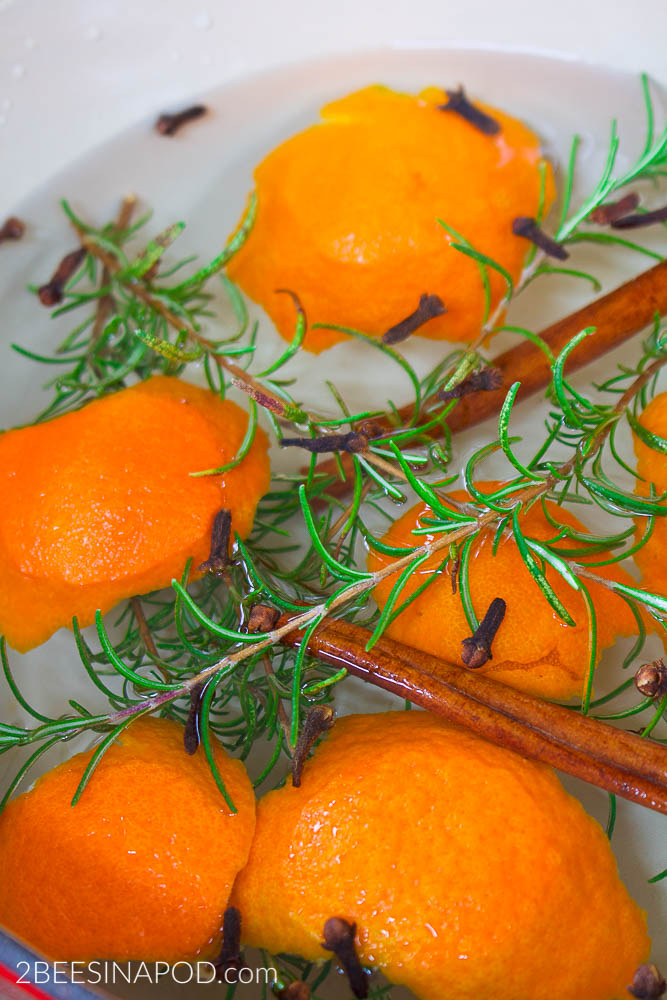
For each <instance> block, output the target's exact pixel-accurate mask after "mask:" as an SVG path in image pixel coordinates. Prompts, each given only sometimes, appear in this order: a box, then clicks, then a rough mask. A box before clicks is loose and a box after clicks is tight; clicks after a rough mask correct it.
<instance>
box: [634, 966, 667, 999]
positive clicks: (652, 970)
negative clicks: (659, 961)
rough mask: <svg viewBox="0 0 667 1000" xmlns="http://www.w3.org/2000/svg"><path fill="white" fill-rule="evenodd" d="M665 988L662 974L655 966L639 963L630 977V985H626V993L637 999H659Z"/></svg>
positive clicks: (666, 985) (666, 986)
mask: <svg viewBox="0 0 667 1000" xmlns="http://www.w3.org/2000/svg"><path fill="white" fill-rule="evenodd" d="M666 988H667V984H666V983H665V979H664V976H662V975H661V974H660V970H659V969H658V968H657V966H655V965H640V966H639V968H638V969H637V971H636V972H635V974H634V976H633V977H632V986H628V993H630V995H631V996H633V997H637V1000H659V998H660V997H662V996H664V995H665V989H666Z"/></svg>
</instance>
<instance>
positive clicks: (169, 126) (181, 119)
mask: <svg viewBox="0 0 667 1000" xmlns="http://www.w3.org/2000/svg"><path fill="white" fill-rule="evenodd" d="M207 110H208V109H207V107H206V105H205V104H193V105H192V106H191V107H189V108H185V109H184V110H183V111H177V112H175V113H173V114H170V113H168V112H165V113H164V114H161V115H160V117H159V118H158V120H157V121H156V123H155V131H156V132H159V133H160V135H169V136H171V135H176V133H177V132H178V131H179V130H180V129H181V128H183V126H184V125H185V124H187V122H192V121H194V120H195V118H201V117H202V115H205V114H206V112H207Z"/></svg>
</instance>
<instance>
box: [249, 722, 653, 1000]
mask: <svg viewBox="0 0 667 1000" xmlns="http://www.w3.org/2000/svg"><path fill="white" fill-rule="evenodd" d="M232 902H233V904H234V905H235V906H237V907H239V909H240V911H241V914H242V918H243V928H244V939H245V941H246V943H247V944H249V945H253V946H259V947H263V948H267V949H268V950H269V951H270V952H273V953H277V952H288V953H292V954H297V955H301V956H303V957H304V958H306V959H309V960H313V961H317V960H321V959H324V958H327V957H330V955H329V953H327V952H325V950H324V949H323V948H322V945H321V941H322V933H323V928H324V924H325V921H327V920H328V919H329V918H330V917H334V916H335V917H340V918H343V919H344V920H346V921H347V922H348V923H350V924H352V923H356V925H357V938H356V944H357V950H358V953H359V957H360V959H361V961H362V963H363V964H364V965H367V966H375V967H379V968H380V969H381V970H382V971H383V972H384V973H385V974H386V975H387V977H388V978H389V979H390V980H391V981H392V982H393V983H396V984H399V985H404V986H407V987H408V988H409V989H410V990H412V991H413V993H414V994H415V995H416V996H417V997H419V998H421V1000H442V998H443V997H448V998H450V1000H472V998H476V997H480V996H484V995H488V994H491V995H493V997H494V1000H517V998H518V997H521V1000H548V998H552V997H558V1000H612V998H616V997H620V996H622V995H624V993H625V989H626V985H627V984H628V983H630V982H631V981H632V975H633V973H634V971H635V969H636V967H637V965H638V964H639V963H640V962H642V961H643V960H644V959H645V958H646V956H647V955H648V951H649V939H648V937H647V933H646V924H645V917H644V914H643V913H642V911H640V909H639V908H638V907H637V906H636V904H635V903H634V902H633V901H632V900H631V899H630V897H629V896H628V894H627V891H626V889H625V887H624V886H623V884H622V882H621V881H620V879H619V876H618V872H617V869H616V862H615V859H614V856H613V854H612V852H611V848H610V846H609V842H608V840H607V838H606V837H605V835H604V832H603V831H602V829H601V827H600V826H599V825H598V823H596V822H595V821H594V820H593V819H591V818H590V817H589V816H588V815H587V814H586V813H585V812H584V810H583V808H582V806H581V805H580V804H579V802H577V801H576V800H575V799H574V798H572V797H571V796H570V795H568V794H567V793H566V792H565V791H564V789H563V787H562V786H561V784H560V782H559V781H558V779H557V778H556V776H555V774H554V773H553V771H551V769H550V768H547V767H545V766H544V765H541V764H536V763H534V762H531V761H527V760H524V759H523V758H521V757H519V756H518V755H516V754H514V753H512V752H511V751H509V750H502V749H500V748H499V747H495V746H492V745H491V744H489V743H486V742H485V741H484V740H481V739H479V738H478V737H476V736H474V735H472V734H471V733H468V732H464V731H463V730H460V729H458V728H456V727H453V726H449V725H446V724H444V723H442V722H441V721H440V720H437V719H435V718H433V717H432V716H429V715H427V714H425V713H422V712H417V711H412V712H390V713H380V714H377V715H357V716H346V717H344V718H342V719H340V720H339V721H338V722H337V723H336V725H335V726H334V728H333V730H332V731H331V733H330V734H329V736H328V737H327V739H326V741H325V742H323V743H322V744H320V746H319V747H318V748H317V750H316V751H315V754H314V756H313V758H312V759H311V760H310V761H309V762H308V763H307V764H306V766H305V768H304V771H303V776H302V782H301V787H299V788H293V787H291V786H288V785H286V786H285V787H283V788H281V789H279V790H277V791H273V792H269V793H268V794H267V795H266V796H264V798H263V799H262V800H261V801H260V802H259V805H258V812H257V830H256V834H255V839H254V840H253V845H252V850H251V852H250V858H249V860H248V864H247V866H246V867H245V868H244V870H243V871H242V872H241V874H240V875H239V877H238V879H237V882H236V885H235V887H234V892H233V896H232Z"/></svg>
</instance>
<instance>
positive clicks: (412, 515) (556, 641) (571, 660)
mask: <svg viewBox="0 0 667 1000" xmlns="http://www.w3.org/2000/svg"><path fill="white" fill-rule="evenodd" d="M499 485H500V484H499V483H495V482H487V483H479V484H478V487H479V488H480V489H481V490H482V492H486V493H489V492H491V491H492V490H493V489H494V488H496V487H497V486H499ZM451 497H452V499H454V500H459V501H466V500H468V495H467V494H466V493H465V492H461V491H458V492H455V493H452V494H451ZM547 509H548V510H549V512H550V514H551V515H552V517H554V518H555V520H556V521H559V522H560V523H563V524H565V525H567V526H569V527H571V528H574V529H575V530H576V531H579V532H585V531H586V528H585V526H584V525H583V524H582V523H581V522H580V521H579V520H578V519H577V518H576V517H575V516H574V515H573V514H571V513H570V512H569V511H568V510H565V509H563V508H562V507H558V506H557V505H556V504H554V503H551V502H549V503H547ZM423 517H433V512H432V511H431V510H430V508H429V507H427V506H426V505H424V504H417V506H415V507H413V508H411V509H410V510H408V511H407V512H406V513H405V514H403V516H402V517H400V518H399V519H398V520H397V521H395V522H394V523H393V524H392V526H391V527H390V529H389V531H388V532H387V533H386V534H385V536H384V538H383V541H384V542H385V543H387V544H389V545H396V546H409V545H415V546H416V545H421V544H423V543H425V542H426V541H428V539H429V538H431V537H435V535H434V536H431V535H429V534H426V535H413V534H412V531H413V529H414V528H418V527H420V522H421V519H422V518H423ZM521 525H522V528H523V531H524V534H525V535H526V536H527V537H529V538H534V539H536V540H537V541H545V540H547V539H550V538H553V537H554V535H555V534H556V533H557V529H556V528H554V527H552V525H550V524H549V522H548V521H547V519H546V517H545V516H544V514H543V512H542V509H541V507H540V506H539V505H535V506H533V507H532V508H531V509H530V510H529V511H528V512H527V513H526V514H525V515H522V516H521ZM493 539H494V532H493V531H490V530H488V531H484V532H482V534H481V537H480V539H479V540H477V541H475V542H474V543H473V548H472V551H471V555H470V560H469V583H470V596H471V600H472V605H473V608H474V609H475V613H476V615H477V618H478V619H479V620H481V619H482V618H483V616H484V614H485V612H486V610H487V609H488V607H489V605H490V604H491V601H492V600H493V599H494V598H495V597H502V598H503V599H504V600H505V602H506V604H507V611H506V614H505V618H504V620H503V622H502V624H501V626H500V629H499V630H498V633H497V635H496V637H495V639H494V641H493V644H492V656H493V658H492V659H491V660H489V661H488V662H487V663H486V664H485V665H484V666H483V667H481V668H479V669H480V670H481V671H483V672H484V673H486V674H489V675H490V676H492V677H494V678H495V679H496V680H499V681H503V682H504V683H505V684H509V685H511V686H512V687H515V688H519V689H520V690H522V691H527V692H529V693H531V694H535V695H539V696H542V697H546V698H556V699H565V698H570V697H575V696H581V695H582V693H583V688H584V684H585V682H586V679H587V675H588V668H589V659H590V657H589V618H588V612H587V610H586V605H585V603H584V598H583V597H582V596H581V594H580V593H578V592H577V591H575V590H573V589H572V587H570V585H569V584H568V583H566V582H565V580H563V578H562V576H560V575H559V574H558V572H557V571H556V570H552V569H551V568H550V567H548V566H547V567H546V577H547V580H548V581H549V583H550V584H551V586H552V588H553V590H554V591H555V592H556V594H557V596H558V597H559V598H560V600H561V601H562V603H563V604H564V605H565V607H566V609H567V610H568V611H569V613H570V615H571V616H572V618H573V619H574V621H575V623H576V625H575V627H572V626H568V625H566V624H565V623H564V622H563V621H562V620H561V619H560V618H559V617H558V615H557V614H556V612H555V611H554V610H553V609H552V608H551V606H550V605H549V604H548V603H547V601H546V599H545V597H544V596H543V594H542V593H541V591H540V589H539V587H538V586H537V584H536V583H535V581H534V579H533V577H532V576H531V574H530V571H529V570H528V568H527V567H526V565H525V563H524V562H523V560H522V558H521V555H520V553H519V550H518V548H517V546H516V544H515V542H514V540H513V538H512V537H511V535H509V534H507V535H506V536H505V537H504V538H503V539H502V540H501V542H500V544H499V546H498V551H497V553H496V555H495V556H494V555H493V552H492V549H493ZM579 544H581V543H577V541H576V540H573V539H568V538H566V539H564V540H563V542H562V547H563V548H577V547H578V545H579ZM606 555H609V553H604V552H596V553H595V555H594V556H593V557H592V558H593V559H595V560H598V559H604V558H605V557H606ZM443 558H444V556H443V555H442V554H441V555H439V556H434V557H433V558H431V559H429V560H428V561H427V562H425V563H424V564H423V565H422V566H421V567H420V568H419V570H418V571H417V572H415V573H414V574H413V575H412V576H411V578H410V579H409V581H408V583H407V585H406V587H405V589H404V590H403V591H402V593H401V595H400V598H399V601H398V603H399V604H400V603H402V602H403V601H405V600H407V598H408V597H409V596H410V595H411V594H412V593H413V592H414V591H415V590H416V589H417V587H418V586H420V585H421V584H423V583H424V582H425V580H426V577H427V575H429V574H433V573H434V572H435V571H436V570H437V569H438V567H439V566H440V564H441V563H442V560H443ZM388 559H389V557H387V556H384V555H382V554H381V553H378V552H375V551H371V553H370V555H369V557H368V568H369V569H370V570H373V571H374V570H377V569H380V568H381V567H382V566H384V565H385V564H386V562H387V561H388ZM588 559H590V556H588ZM588 559H587V556H586V550H585V548H584V547H583V546H582V556H581V562H582V563H584V564H585V563H586V562H587V561H588ZM592 572H594V573H596V574H599V575H600V576H602V577H605V578H607V579H610V580H616V581H618V582H621V583H624V584H626V585H628V586H633V584H634V581H633V579H632V578H631V577H630V575H629V574H628V573H626V572H625V570H623V569H621V568H620V567H618V566H616V565H609V566H595V567H593V568H592ZM584 583H585V584H586V586H587V587H588V588H589V592H590V595H591V598H592V601H593V604H594V606H595V610H596V613H597V652H596V662H597V661H598V660H599V658H600V656H601V654H602V651H603V650H604V649H605V648H606V647H608V646H611V645H613V643H614V639H615V637H616V636H622V635H631V634H633V633H636V630H637V623H636V621H635V619H634V616H633V615H632V613H631V611H630V610H629V608H628V606H627V604H626V603H625V601H624V600H623V599H622V598H621V597H618V596H617V595H616V594H614V593H612V591H610V590H608V589H607V588H606V587H604V586H603V585H601V584H596V583H593V582H591V581H590V580H584ZM393 584H394V578H393V577H388V578H386V579H385V580H383V581H382V582H381V583H379V584H378V586H377V587H376V588H375V591H374V594H375V598H376V600H377V602H378V604H379V606H380V607H381V608H382V607H384V605H385V603H386V601H387V599H388V597H389V593H390V591H391V588H392V586H393ZM386 634H387V635H388V636H390V637H391V638H393V639H397V640H399V641H400V642H405V643H407V644H408V645H409V646H415V647H416V648H417V649H423V650H424V651H425V652H428V653H433V654H434V655H435V656H439V657H441V658H442V659H445V660H448V661H449V662H450V663H462V660H461V642H462V641H463V640H464V639H465V638H467V637H468V636H470V635H471V627H470V625H469V623H468V620H467V618H466V616H465V612H464V610H463V605H462V603H461V598H460V596H459V594H458V593H457V594H454V593H453V590H452V582H451V576H450V574H449V572H444V573H442V575H441V577H440V579H437V580H435V581H434V582H433V583H431V584H430V585H429V586H428V587H427V588H426V590H425V591H424V592H423V593H422V594H421V595H420V596H419V597H417V598H416V599H415V600H414V601H413V603H412V604H410V605H409V606H408V607H407V608H406V609H405V610H404V611H402V612H401V613H400V614H399V615H398V616H397V618H396V619H395V621H394V622H392V624H391V625H390V626H389V628H388V629H387V632H386Z"/></svg>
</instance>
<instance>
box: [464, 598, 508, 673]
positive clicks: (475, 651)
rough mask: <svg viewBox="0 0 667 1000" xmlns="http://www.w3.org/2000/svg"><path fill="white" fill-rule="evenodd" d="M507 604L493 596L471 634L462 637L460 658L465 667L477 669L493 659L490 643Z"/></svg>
mask: <svg viewBox="0 0 667 1000" xmlns="http://www.w3.org/2000/svg"><path fill="white" fill-rule="evenodd" d="M506 610H507V605H506V604H505V602H504V600H503V599H502V597H494V599H493V600H492V601H491V603H490V604H489V610H488V611H487V612H486V614H485V615H484V618H483V619H482V621H481V622H480V623H479V625H478V626H477V628H476V629H475V631H474V632H473V634H472V635H471V636H470V637H469V638H468V639H464V640H463V642H462V643H461V645H462V646H463V649H462V650H461V659H462V660H463V662H464V663H465V665H466V667H470V669H471V670H477V669H479V667H483V666H484V664H485V663H486V662H487V660H491V659H493V657H492V655H491V643H492V642H493V640H494V639H495V637H496V632H497V631H498V629H499V628H500V626H501V624H502V620H503V618H504V617H505V611H506Z"/></svg>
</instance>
